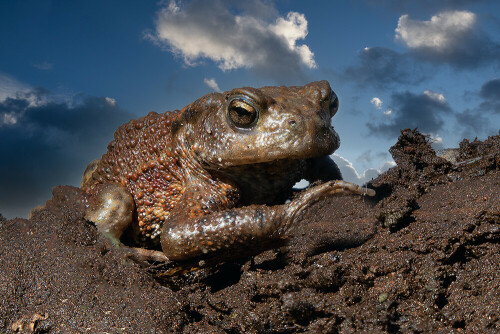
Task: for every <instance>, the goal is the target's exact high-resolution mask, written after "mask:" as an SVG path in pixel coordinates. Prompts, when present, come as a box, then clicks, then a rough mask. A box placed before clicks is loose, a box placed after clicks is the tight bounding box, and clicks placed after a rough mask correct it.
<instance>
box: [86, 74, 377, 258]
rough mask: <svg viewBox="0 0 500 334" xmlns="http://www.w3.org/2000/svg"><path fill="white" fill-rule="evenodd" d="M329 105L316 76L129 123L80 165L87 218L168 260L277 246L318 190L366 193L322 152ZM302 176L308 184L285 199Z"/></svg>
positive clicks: (215, 97) (328, 133)
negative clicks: (303, 82) (302, 83)
mask: <svg viewBox="0 0 500 334" xmlns="http://www.w3.org/2000/svg"><path fill="white" fill-rule="evenodd" d="M338 105H339V104H338V99H337V96H336V95H335V93H334V92H333V91H332V89H331V88H330V85H329V83H328V82H327V81H319V82H312V83H309V84H307V85H305V86H294V87H284V86H283V87H262V88H258V89H256V88H250V87H244V88H237V89H233V90H231V91H228V92H224V93H212V94H208V95H205V96H203V97H201V98H200V99H198V100H196V101H195V102H193V103H191V104H189V105H188V106H186V107H184V108H183V109H182V110H175V111H172V112H166V113H163V114H157V113H155V112H151V113H150V114H148V115H147V116H145V117H142V118H140V119H137V120H132V121H130V122H128V123H127V124H124V125H122V126H121V127H120V128H118V130H117V131H116V132H115V134H114V140H113V141H112V142H111V143H110V144H109V145H108V150H107V152H106V153H105V154H104V155H103V156H102V157H101V159H100V160H96V161H94V162H93V163H91V164H90V165H89V166H88V167H87V170H86V171H85V173H84V176H83V179H82V184H81V187H82V189H83V190H84V191H85V193H86V198H87V209H86V219H87V220H89V221H92V222H94V223H95V224H96V226H97V228H98V229H99V230H100V231H101V232H103V233H105V234H107V235H108V236H109V237H111V238H113V239H115V240H119V239H120V238H123V235H124V232H126V233H125V235H128V236H129V240H134V243H135V244H136V245H140V246H141V248H149V249H153V250H154V249H155V248H156V249H159V248H160V246H161V250H162V252H163V254H164V255H165V256H166V257H167V258H168V259H170V260H173V261H183V260H191V259H208V258H216V259H221V260H222V259H228V258H235V257H238V256H243V255H255V254H257V253H258V252H260V251H262V250H266V249H270V248H273V247H276V246H277V245H278V244H279V243H280V240H283V239H285V238H286V237H287V235H288V232H289V230H290V229H291V228H292V227H293V226H294V225H296V224H297V222H298V221H299V218H300V216H301V214H302V213H303V212H304V210H305V209H306V208H308V207H310V206H311V205H312V204H313V203H315V202H316V201H318V200H319V199H322V198H324V197H327V196H333V195H335V194H362V195H370V196H373V195H374V191H373V190H371V189H363V188H360V187H359V186H357V185H355V184H352V183H349V182H345V181H342V180H341V175H340V171H339V169H338V167H337V166H336V165H335V163H334V162H333V161H332V160H331V159H330V157H329V155H330V154H332V153H333V152H334V151H335V150H336V149H337V148H338V147H339V144H340V140H339V137H338V135H337V133H336V132H335V130H334V129H333V127H332V126H331V118H332V116H334V115H335V113H336V112H337V109H338ZM302 178H305V179H307V180H309V181H310V182H311V183H314V185H313V186H311V187H309V188H307V189H305V190H303V191H302V192H300V193H298V194H297V195H296V196H294V197H293V199H292V200H291V201H286V200H287V199H288V198H290V197H291V196H292V192H293V186H294V184H295V183H296V182H297V181H299V180H300V179H302ZM316 181H322V182H323V183H320V182H316ZM130 236H132V237H130ZM130 238H131V239H130Z"/></svg>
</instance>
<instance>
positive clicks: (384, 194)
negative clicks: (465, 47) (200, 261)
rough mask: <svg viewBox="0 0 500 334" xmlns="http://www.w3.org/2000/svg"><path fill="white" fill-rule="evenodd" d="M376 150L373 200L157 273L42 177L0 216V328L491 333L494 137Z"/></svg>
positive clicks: (499, 201) (497, 164) (353, 202)
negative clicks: (23, 206) (252, 251)
mask: <svg viewBox="0 0 500 334" xmlns="http://www.w3.org/2000/svg"><path fill="white" fill-rule="evenodd" d="M390 152H391V154H392V155H393V157H394V160H395V161H396V163H397V166H396V167H394V168H392V169H390V170H389V171H388V172H386V173H384V174H383V175H380V176H379V177H378V178H377V179H375V180H373V181H372V182H370V184H369V187H372V188H374V189H375V190H376V191H377V196H376V197H375V198H374V199H369V198H361V197H352V196H342V197H333V198H329V199H325V200H324V201H321V202H319V203H317V204H315V205H314V206H313V207H312V208H311V209H310V210H309V212H307V213H306V214H305V215H304V217H303V221H302V224H301V225H300V226H299V227H298V228H297V229H295V230H294V232H293V236H294V238H292V239H291V240H290V242H289V243H288V245H286V246H284V247H281V248H280V249H276V250H270V251H266V252H264V253H261V254H259V255H257V256H255V257H253V258H251V259H242V260H240V261H238V262H231V263H224V264H219V265H216V266H214V267H211V268H207V269H202V270H198V271H194V272H190V273H187V274H184V275H180V276H174V277H169V278H161V279H160V278H158V277H157V276H156V271H155V266H154V264H151V265H150V266H149V267H144V266H140V265H138V264H137V263H135V262H133V261H131V260H129V259H127V258H126V257H125V254H124V252H123V250H122V249H121V248H120V247H118V246H116V245H113V244H112V243H110V242H109V241H108V239H106V238H104V237H102V236H100V235H99V234H98V233H97V231H96V229H95V227H94V226H93V225H91V224H89V223H88V222H86V221H85V220H84V219H83V207H82V204H81V192H80V190H79V189H77V188H74V187H69V186H60V187H56V188H54V191H53V195H54V197H53V198H52V199H51V200H50V201H49V202H47V205H46V207H45V208H43V209H39V210H36V211H35V212H34V213H33V215H32V217H31V219H30V220H26V219H13V220H6V219H5V218H4V217H2V216H1V215H0V253H1V254H2V255H1V256H0V294H1V296H2V299H1V301H0V331H1V332H7V333H9V332H20V333H33V332H34V333H67V332H89V333H97V332H107V333H164V332H173V333H177V332H187V333H189V332H197V333H199V332H204V333H208V332H212V333H221V332H225V333H297V332H318V333H353V332H375V333H376V332H389V333H396V332H411V333H437V332H439V333H451V332H457V333H458V332H475V333H498V332H499V331H500V303H499V300H500V283H499V282H500V255H499V254H500V196H499V189H500V136H494V137H490V138H488V139H487V140H485V141H477V140H475V141H472V142H469V141H466V140H464V141H463V142H462V143H461V144H460V148H459V149H458V150H456V151H455V152H453V154H452V156H453V159H449V160H451V162H450V161H449V160H446V159H444V158H441V157H439V156H437V155H436V153H435V152H434V150H433V149H432V148H431V147H430V145H429V142H428V140H427V139H426V137H425V136H423V135H422V134H420V133H419V132H417V131H416V130H410V129H405V130H403V131H402V132H401V136H400V137H399V140H398V142H397V143H396V144H395V145H394V146H393V147H392V148H391V150H390ZM445 156H446V155H445ZM20 200H22V199H20Z"/></svg>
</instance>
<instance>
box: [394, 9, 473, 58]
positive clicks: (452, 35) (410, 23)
mask: <svg viewBox="0 0 500 334" xmlns="http://www.w3.org/2000/svg"><path fill="white" fill-rule="evenodd" d="M475 23H476V15H475V14H474V13H471V12H468V11H458V10H457V11H445V12H442V13H439V14H438V15H435V16H432V17H431V19H430V21H419V20H412V19H410V18H409V16H408V15H403V16H401V17H400V18H399V21H398V26H397V28H396V37H395V38H396V40H400V41H402V42H403V43H405V44H406V45H407V46H408V47H409V48H412V49H425V48H431V49H434V50H436V51H447V50H449V49H453V48H455V47H456V46H457V45H459V44H460V43H461V42H462V38H463V36H464V35H466V34H468V33H470V32H471V31H472V30H473V28H474V25H475Z"/></svg>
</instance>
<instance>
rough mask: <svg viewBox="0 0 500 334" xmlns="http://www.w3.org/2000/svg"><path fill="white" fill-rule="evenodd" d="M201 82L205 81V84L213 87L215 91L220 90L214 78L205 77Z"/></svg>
mask: <svg viewBox="0 0 500 334" xmlns="http://www.w3.org/2000/svg"><path fill="white" fill-rule="evenodd" d="M203 82H204V83H205V85H207V86H208V87H210V88H211V89H213V90H214V91H215V92H220V91H221V89H220V88H219V85H218V84H217V82H216V81H215V78H210V79H207V78H205V79H203Z"/></svg>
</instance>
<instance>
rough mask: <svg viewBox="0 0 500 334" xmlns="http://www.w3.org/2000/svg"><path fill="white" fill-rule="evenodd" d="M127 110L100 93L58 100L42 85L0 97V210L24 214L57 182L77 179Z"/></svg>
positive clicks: (125, 119)
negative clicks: (38, 87) (3, 97)
mask: <svg viewBox="0 0 500 334" xmlns="http://www.w3.org/2000/svg"><path fill="white" fill-rule="evenodd" d="M130 118H132V115H130V114H129V113H127V112H126V111H124V110H123V109H121V108H120V107H119V106H118V105H117V103H116V101H114V100H113V99H110V98H106V97H85V96H76V97H74V98H71V99H70V101H68V102H66V101H58V100H57V99H54V98H53V96H51V94H50V93H49V92H48V91H46V90H44V89H33V90H29V91H21V92H18V93H16V94H13V95H12V96H10V97H7V98H5V99H4V100H3V101H0V142H1V143H2V144H1V145H0V157H1V159H2V163H1V164H0V213H2V214H4V215H5V216H7V217H13V216H26V215H27V213H28V212H29V210H30V208H33V207H34V206H36V205H39V204H43V203H44V202H45V201H46V200H47V199H49V198H50V196H51V195H50V191H51V188H52V187H53V186H55V185H58V184H73V185H78V183H79V181H80V178H81V174H82V173H83V170H84V168H85V166H86V164H87V163H88V162H90V161H91V160H93V159H95V158H98V157H100V155H101V154H103V153H104V151H105V150H106V146H107V143H108V142H109V141H110V140H111V139H112V137H113V131H114V130H115V129H116V127H117V126H119V125H120V124H122V123H124V122H125V121H127V120H128V119H130Z"/></svg>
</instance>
